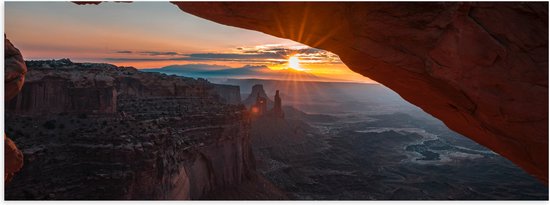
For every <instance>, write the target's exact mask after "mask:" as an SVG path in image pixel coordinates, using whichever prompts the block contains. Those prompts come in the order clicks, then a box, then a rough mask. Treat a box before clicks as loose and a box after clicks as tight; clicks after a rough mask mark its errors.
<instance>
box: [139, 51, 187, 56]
mask: <svg viewBox="0 0 550 205" xmlns="http://www.w3.org/2000/svg"><path fill="white" fill-rule="evenodd" d="M139 54H144V55H150V56H176V55H181V54H179V53H178V52H174V51H168V52H163V51H141V52H139Z"/></svg>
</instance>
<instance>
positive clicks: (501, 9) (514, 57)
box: [174, 2, 548, 182]
mask: <svg viewBox="0 0 550 205" xmlns="http://www.w3.org/2000/svg"><path fill="white" fill-rule="evenodd" d="M174 4H175V5H177V6H178V7H179V8H180V9H181V10H183V11H185V12H188V13H191V14H194V15H196V16H199V17H202V18H206V19H209V20H212V21H215V22H219V23H222V24H225V25H230V26H237V27H241V28H246V29H251V30H256V31H260V32H264V33H267V34H270V35H274V36H277V37H282V38H288V39H291V40H294V41H297V42H301V43H304V44H307V45H310V46H312V47H316V48H320V49H325V50H328V51H331V52H333V53H335V54H337V55H339V56H340V59H341V60H342V61H343V62H344V63H345V64H346V65H347V66H348V67H349V68H350V69H352V70H353V71H355V72H357V73H360V74H363V75H365V76H367V77H369V78H371V79H373V80H376V81H378V82H380V83H382V84H384V85H385V86H387V87H389V88H391V89H392V90H394V91H396V92H397V93H399V94H400V95H401V96H402V97H403V98H404V99H405V100H407V101H409V102H411V103H413V104H415V105H417V106H419V107H420V108H422V109H424V110H425V111H426V112H428V113H430V114H432V115H433V116H435V117H437V118H439V119H441V120H442V121H443V122H445V124H446V125H447V126H448V127H449V128H451V129H453V130H455V131H457V132H459V133H461V134H463V135H465V136H468V137H469V138H471V139H473V140H475V141H476V142H478V143H480V144H482V145H484V146H487V147H489V148H491V149H492V150H494V151H496V152H498V153H499V154H501V155H502V156H505V157H506V158H508V159H510V160H511V161H513V162H514V163H516V164H517V165H519V166H520V167H522V168H523V169H525V170H526V171H528V172H529V173H531V174H533V175H535V176H537V177H538V178H539V179H541V180H542V181H544V182H547V179H548V3H532V2H531V3H389V2H386V3H380V2H368V3H324V2H323V3H311V2H293V3H286V2H285V3H273V2H261V3H248V2H247V3H245V2H242V3H222V2H216V3H212V2H210V3H198V2H174Z"/></svg>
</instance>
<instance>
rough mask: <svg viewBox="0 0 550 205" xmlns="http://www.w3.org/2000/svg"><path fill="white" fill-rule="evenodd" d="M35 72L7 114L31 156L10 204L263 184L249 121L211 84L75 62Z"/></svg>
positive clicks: (190, 193) (175, 194)
mask: <svg viewBox="0 0 550 205" xmlns="http://www.w3.org/2000/svg"><path fill="white" fill-rule="evenodd" d="M27 65H28V70H29V71H28V74H27V82H26V83H25V85H24V88H23V90H22V92H21V93H20V94H19V95H18V96H16V97H15V98H14V100H12V101H11V102H9V103H8V104H7V105H9V106H7V107H6V132H7V134H8V135H9V136H13V140H14V141H15V143H16V144H17V145H18V147H19V148H20V150H21V151H22V152H23V154H24V156H25V166H23V168H22V169H21V171H20V172H18V173H17V174H15V176H14V177H13V179H12V180H11V182H10V183H9V184H8V185H7V186H6V189H5V190H6V192H5V195H6V199H200V198H202V197H204V196H206V195H207V194H210V193H219V192H223V191H224V189H226V188H228V187H232V186H235V185H238V184H240V183H242V182H244V181H249V180H250V179H251V177H253V176H254V172H255V165H254V163H255V162H254V157H253V154H252V149H251V142H250V141H251V140H250V136H249V135H250V134H249V129H250V128H249V126H250V125H249V124H250V122H249V117H248V112H247V111H246V110H245V109H244V108H243V107H242V106H240V105H233V104H228V103H226V102H224V101H223V100H222V99H221V98H220V96H219V95H218V93H217V92H215V91H216V90H215V89H214V85H213V84H211V83H209V82H207V81H206V80H195V79H192V78H183V77H176V76H167V75H164V74H158V73H144V72H139V71H137V70H136V69H134V68H126V67H116V66H113V65H109V64H87V63H73V62H71V61H69V60H68V59H63V60H57V61H29V62H27ZM46 108H51V109H49V110H48V109H46ZM12 144H13V143H12ZM8 157H10V156H8V155H7V154H6V158H8Z"/></svg>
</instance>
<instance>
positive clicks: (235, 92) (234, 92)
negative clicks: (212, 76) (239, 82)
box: [214, 84, 241, 105]
mask: <svg viewBox="0 0 550 205" xmlns="http://www.w3.org/2000/svg"><path fill="white" fill-rule="evenodd" d="M214 89H215V91H216V93H217V94H219V95H220V97H221V98H222V99H223V101H224V102H226V103H229V104H233V105H238V104H241V89H240V87H239V86H234V85H222V84H214Z"/></svg>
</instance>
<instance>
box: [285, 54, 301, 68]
mask: <svg viewBox="0 0 550 205" xmlns="http://www.w3.org/2000/svg"><path fill="white" fill-rule="evenodd" d="M288 67H289V68H292V69H294V70H300V71H302V70H304V69H303V68H302V67H300V59H299V58H298V57H296V56H292V57H290V58H288Z"/></svg>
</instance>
